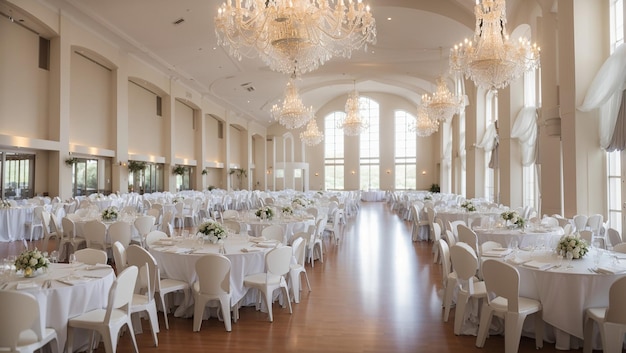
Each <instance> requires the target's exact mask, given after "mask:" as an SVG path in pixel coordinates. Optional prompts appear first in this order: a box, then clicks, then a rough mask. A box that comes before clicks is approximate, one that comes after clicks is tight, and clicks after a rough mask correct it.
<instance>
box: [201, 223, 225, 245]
mask: <svg viewBox="0 0 626 353" xmlns="http://www.w3.org/2000/svg"><path fill="white" fill-rule="evenodd" d="M198 235H201V236H202V237H204V239H205V240H208V241H209V242H211V243H213V244H215V243H217V242H218V241H220V240H224V239H226V237H227V236H228V232H227V231H226V229H225V228H224V227H223V226H222V225H221V224H219V223H217V222H215V221H207V222H204V223H202V224H200V225H199V226H198Z"/></svg>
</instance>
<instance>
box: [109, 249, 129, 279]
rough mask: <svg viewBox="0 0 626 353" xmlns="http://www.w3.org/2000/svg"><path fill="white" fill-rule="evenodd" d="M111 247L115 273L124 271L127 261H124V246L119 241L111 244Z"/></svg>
mask: <svg viewBox="0 0 626 353" xmlns="http://www.w3.org/2000/svg"><path fill="white" fill-rule="evenodd" d="M111 248H112V249H113V259H114V260H115V269H116V270H117V273H120V272H122V271H124V269H125V268H126V266H128V263H127V261H126V247H124V245H123V244H122V243H120V242H119V241H116V242H115V243H113V246H111Z"/></svg>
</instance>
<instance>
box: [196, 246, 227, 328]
mask: <svg viewBox="0 0 626 353" xmlns="http://www.w3.org/2000/svg"><path fill="white" fill-rule="evenodd" d="M230 267H231V266H230V260H229V259H228V258H227V257H226V256H223V255H219V254H208V255H204V256H202V257H201V258H200V259H198V261H197V262H196V273H197V274H198V281H197V282H195V283H194V284H193V287H192V292H193V299H194V309H193V331H194V332H198V331H200V327H201V326H202V319H203V316H204V308H205V307H206V305H207V304H208V303H209V302H210V301H212V300H217V301H219V303H220V306H219V309H218V310H221V312H222V318H223V320H224V327H225V328H226V331H228V332H230V331H232V323H231V317H230V311H231V296H230ZM218 316H219V315H218ZM236 317H237V314H236V313H235V318H236Z"/></svg>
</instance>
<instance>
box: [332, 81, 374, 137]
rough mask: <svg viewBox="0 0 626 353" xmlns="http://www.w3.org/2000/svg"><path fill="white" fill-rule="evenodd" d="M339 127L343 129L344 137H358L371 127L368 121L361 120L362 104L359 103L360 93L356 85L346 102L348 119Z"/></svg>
mask: <svg viewBox="0 0 626 353" xmlns="http://www.w3.org/2000/svg"><path fill="white" fill-rule="evenodd" d="M338 127H339V128H340V129H343V133H344V135H347V136H357V135H359V134H360V133H361V132H363V131H365V130H366V129H367V128H368V127H369V124H368V123H367V121H365V120H363V118H361V104H360V103H359V92H358V91H357V90H356V84H355V88H354V90H353V91H352V92H350V94H349V95H348V100H347V101H346V117H345V118H344V119H343V120H340V121H339V124H338Z"/></svg>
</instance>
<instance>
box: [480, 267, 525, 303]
mask: <svg viewBox="0 0 626 353" xmlns="http://www.w3.org/2000/svg"><path fill="white" fill-rule="evenodd" d="M482 274H483V279H484V281H485V286H486V287H487V292H493V293H495V295H496V296H498V297H502V298H505V299H506V300H507V303H508V311H510V312H519V272H518V271H517V269H516V268H515V267H513V266H511V265H509V264H507V263H506V262H502V261H499V260H495V259H487V260H485V262H483V265H482Z"/></svg>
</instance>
